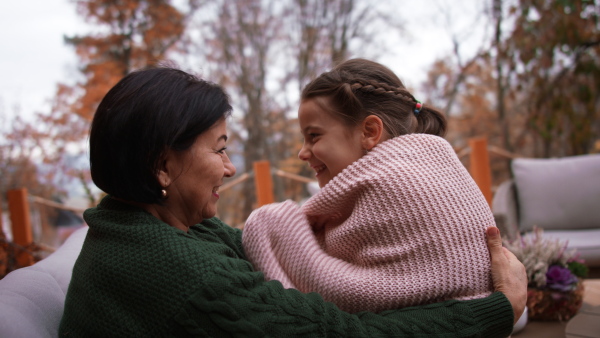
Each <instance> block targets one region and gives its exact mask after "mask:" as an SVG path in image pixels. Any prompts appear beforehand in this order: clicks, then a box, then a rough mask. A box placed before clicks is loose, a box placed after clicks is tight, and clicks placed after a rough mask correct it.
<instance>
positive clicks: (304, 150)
mask: <svg viewBox="0 0 600 338" xmlns="http://www.w3.org/2000/svg"><path fill="white" fill-rule="evenodd" d="M298 158H299V159H301V160H302V161H308V159H309V158H310V151H309V150H308V149H307V148H306V145H303V146H302V148H301V149H300V152H299V153H298Z"/></svg>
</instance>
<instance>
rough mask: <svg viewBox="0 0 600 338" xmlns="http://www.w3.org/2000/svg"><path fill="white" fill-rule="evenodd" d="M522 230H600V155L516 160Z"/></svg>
mask: <svg viewBox="0 0 600 338" xmlns="http://www.w3.org/2000/svg"><path fill="white" fill-rule="evenodd" d="M512 170H513V174H514V178H515V183H516V188H517V196H518V201H519V228H520V230H521V231H530V230H532V229H533V226H535V225H537V226H538V227H540V228H543V229H544V230H553V229H554V230H559V229H591V228H599V227H600V155H583V156H571V157H564V158H553V159H522V158H519V159H515V160H513V161H512Z"/></svg>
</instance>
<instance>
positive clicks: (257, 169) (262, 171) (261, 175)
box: [254, 161, 275, 207]
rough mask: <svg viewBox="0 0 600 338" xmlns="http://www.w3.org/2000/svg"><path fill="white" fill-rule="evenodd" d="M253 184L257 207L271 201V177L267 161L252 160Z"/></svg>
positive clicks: (273, 199) (272, 199)
mask: <svg viewBox="0 0 600 338" xmlns="http://www.w3.org/2000/svg"><path fill="white" fill-rule="evenodd" d="M254 185H255V187H256V203H257V206H258V207H261V206H263V205H265V204H269V203H273V202H274V201H275V198H274V197H273V177H272V176H271V166H270V164H269V161H256V162H254Z"/></svg>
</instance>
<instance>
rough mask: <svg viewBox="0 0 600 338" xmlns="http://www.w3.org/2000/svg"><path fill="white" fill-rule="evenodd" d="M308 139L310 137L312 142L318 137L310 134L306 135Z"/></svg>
mask: <svg viewBox="0 0 600 338" xmlns="http://www.w3.org/2000/svg"><path fill="white" fill-rule="evenodd" d="M308 137H310V139H311V140H314V139H315V138H317V137H319V134H315V133H310V134H308Z"/></svg>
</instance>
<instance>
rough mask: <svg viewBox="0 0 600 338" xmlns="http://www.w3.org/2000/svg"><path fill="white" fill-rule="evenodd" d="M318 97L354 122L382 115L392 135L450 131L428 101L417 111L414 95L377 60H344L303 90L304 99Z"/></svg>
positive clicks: (343, 118)
mask: <svg viewBox="0 0 600 338" xmlns="http://www.w3.org/2000/svg"><path fill="white" fill-rule="evenodd" d="M316 97H325V98H328V99H329V103H330V104H331V105H332V106H333V111H331V112H332V113H334V114H336V115H338V116H339V117H341V118H342V120H343V121H345V122H346V123H348V124H350V125H353V124H356V123H360V122H362V121H363V120H364V119H365V118H366V117H367V116H369V115H376V116H378V117H379V118H380V119H381V120H382V121H383V124H384V128H385V130H386V131H387V132H388V133H389V135H390V136H391V137H396V136H400V135H404V134H411V133H425V134H433V135H438V136H444V135H445V134H446V118H445V117H444V115H443V114H442V113H440V112H439V111H437V110H436V109H434V108H432V107H431V106H429V105H427V104H424V105H423V108H422V109H421V111H420V112H419V114H415V113H414V109H415V106H416V104H417V101H416V100H415V98H414V96H412V94H411V93H409V92H408V91H407V90H406V87H404V84H402V81H400V79H399V78H398V77H397V76H396V74H394V72H392V71H391V70H390V69H389V68H387V67H385V66H384V65H381V64H379V63H377V62H373V61H369V60H365V59H351V60H348V61H345V62H342V63H340V64H339V65H337V66H336V67H334V68H333V69H332V70H331V71H329V72H326V73H323V74H321V75H320V76H319V77H317V78H316V79H314V80H313V81H311V82H310V83H309V84H307V85H306V86H305V87H304V90H302V95H301V100H302V101H304V100H308V99H312V98H316ZM322 108H326V107H322ZM330 110H331V109H330Z"/></svg>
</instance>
